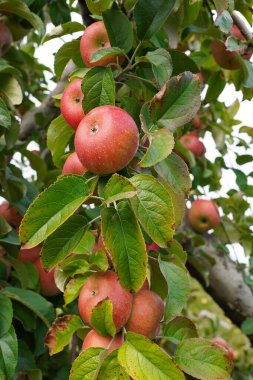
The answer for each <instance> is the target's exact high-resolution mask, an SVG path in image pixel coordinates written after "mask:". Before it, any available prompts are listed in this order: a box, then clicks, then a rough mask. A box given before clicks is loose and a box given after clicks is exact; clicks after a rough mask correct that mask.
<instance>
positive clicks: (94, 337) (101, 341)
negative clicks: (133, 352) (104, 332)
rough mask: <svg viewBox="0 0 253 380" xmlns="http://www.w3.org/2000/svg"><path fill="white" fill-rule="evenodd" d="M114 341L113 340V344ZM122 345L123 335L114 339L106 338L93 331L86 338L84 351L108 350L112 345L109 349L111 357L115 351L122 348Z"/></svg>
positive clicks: (118, 335) (83, 346)
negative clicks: (93, 349)
mask: <svg viewBox="0 0 253 380" xmlns="http://www.w3.org/2000/svg"><path fill="white" fill-rule="evenodd" d="M112 339H113V342H112V343H111V341H112ZM110 343H111V345H110ZM122 343H123V337H122V334H121V333H119V334H117V335H116V336H115V337H114V338H105V337H103V336H101V335H99V334H98V333H97V332H96V330H91V331H90V332H89V333H88V334H87V335H86V337H85V338H84V341H83V345H82V351H84V350H86V349H87V348H90V347H101V348H107V347H108V346H109V345H110V348H109V349H108V353H107V355H109V354H110V353H111V352H112V351H113V350H116V349H117V348H120V346H122Z"/></svg>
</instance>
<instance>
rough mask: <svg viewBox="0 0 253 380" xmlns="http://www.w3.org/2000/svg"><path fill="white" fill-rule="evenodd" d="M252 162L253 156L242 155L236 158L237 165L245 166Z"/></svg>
mask: <svg viewBox="0 0 253 380" xmlns="http://www.w3.org/2000/svg"><path fill="white" fill-rule="evenodd" d="M252 161H253V157H252V155H251V154H242V155H240V156H237V157H236V163H237V164H238V165H244V164H247V163H249V162H252Z"/></svg>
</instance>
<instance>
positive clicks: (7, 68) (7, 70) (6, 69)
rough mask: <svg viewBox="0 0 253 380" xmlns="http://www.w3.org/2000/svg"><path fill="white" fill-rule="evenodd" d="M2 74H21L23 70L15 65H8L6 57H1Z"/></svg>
mask: <svg viewBox="0 0 253 380" xmlns="http://www.w3.org/2000/svg"><path fill="white" fill-rule="evenodd" d="M0 74H13V75H18V76H19V75H21V72H20V71H19V70H18V69H16V68H15V67H14V66H11V65H8V63H6V61H5V60H4V59H2V58H0Z"/></svg>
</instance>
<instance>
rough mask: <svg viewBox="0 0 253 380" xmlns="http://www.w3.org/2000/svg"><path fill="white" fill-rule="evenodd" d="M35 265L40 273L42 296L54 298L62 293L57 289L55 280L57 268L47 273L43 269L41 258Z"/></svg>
mask: <svg viewBox="0 0 253 380" xmlns="http://www.w3.org/2000/svg"><path fill="white" fill-rule="evenodd" d="M34 265H35V266H36V268H37V270H38V272H39V281H40V292H41V294H42V295H43V296H46V297H52V296H55V295H56V294H58V293H60V290H59V289H58V288H57V286H56V283H55V280H54V272H55V268H54V269H52V270H51V271H50V272H46V271H45V270H44V269H43V268H42V265H41V261H40V258H38V259H37V260H35V261H34Z"/></svg>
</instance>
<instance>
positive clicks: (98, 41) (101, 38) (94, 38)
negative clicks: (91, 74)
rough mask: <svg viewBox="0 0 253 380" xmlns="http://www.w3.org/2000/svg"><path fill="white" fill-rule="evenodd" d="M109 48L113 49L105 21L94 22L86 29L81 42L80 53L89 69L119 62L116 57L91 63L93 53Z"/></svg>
mask: <svg viewBox="0 0 253 380" xmlns="http://www.w3.org/2000/svg"><path fill="white" fill-rule="evenodd" d="M109 47H111V44H110V41H109V37H108V34H107V31H106V28H105V24H104V23H103V21H97V22H94V23H93V24H91V25H89V26H88V28H86V29H85V31H84V33H83V36H82V38H81V42H80V52H81V56H82V59H83V61H84V63H85V65H86V66H87V67H94V66H107V65H108V64H109V63H113V62H117V58H116V57H115V56H112V57H108V58H104V59H100V60H99V61H97V62H91V57H92V54H93V53H95V52H96V51H97V50H100V49H103V48H109ZM121 61H122V57H121Z"/></svg>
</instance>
